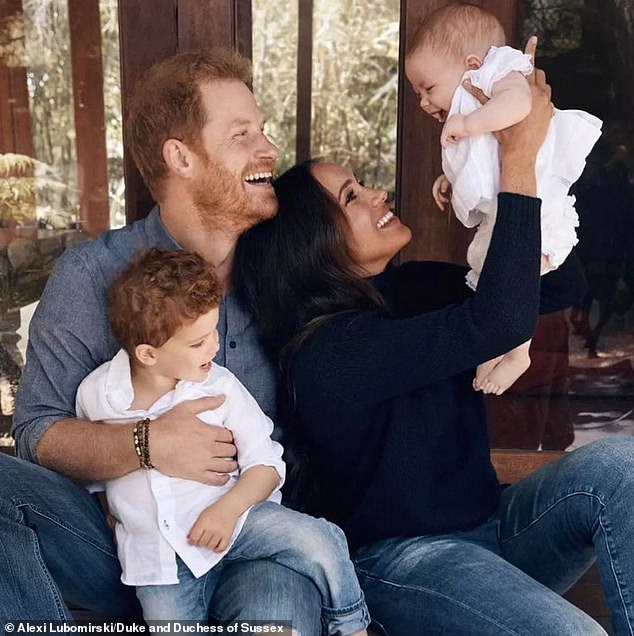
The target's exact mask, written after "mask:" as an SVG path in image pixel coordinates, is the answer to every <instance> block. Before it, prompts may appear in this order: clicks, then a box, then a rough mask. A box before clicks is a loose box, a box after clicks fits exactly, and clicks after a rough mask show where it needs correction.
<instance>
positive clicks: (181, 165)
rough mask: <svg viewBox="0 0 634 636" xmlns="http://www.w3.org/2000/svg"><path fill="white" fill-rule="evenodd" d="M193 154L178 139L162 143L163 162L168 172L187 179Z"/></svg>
mask: <svg viewBox="0 0 634 636" xmlns="http://www.w3.org/2000/svg"><path fill="white" fill-rule="evenodd" d="M193 159H194V157H193V153H192V151H191V150H190V149H189V148H188V147H187V145H186V144H185V143H183V142H182V141H180V140H178V139H173V138H170V139H167V140H166V141H165V142H164V143H163V161H165V163H166V164H167V167H168V169H169V171H170V172H174V173H176V174H177V175H178V176H180V177H187V176H188V175H189V173H190V171H191V168H192V165H193Z"/></svg>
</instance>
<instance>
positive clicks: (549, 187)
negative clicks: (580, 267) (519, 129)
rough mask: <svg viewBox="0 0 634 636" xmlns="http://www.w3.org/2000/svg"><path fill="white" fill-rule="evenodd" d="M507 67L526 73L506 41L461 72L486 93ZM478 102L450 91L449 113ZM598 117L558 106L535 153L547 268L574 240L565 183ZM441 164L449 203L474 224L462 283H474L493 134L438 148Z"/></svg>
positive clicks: (487, 204) (490, 207)
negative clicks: (449, 188)
mask: <svg viewBox="0 0 634 636" xmlns="http://www.w3.org/2000/svg"><path fill="white" fill-rule="evenodd" d="M511 71H518V72H520V73H522V74H524V75H528V74H529V73H530V72H531V71H532V65H531V61H530V57H529V56H528V55H526V54H524V53H522V52H521V51H518V50H516V49H513V48H511V47H509V46H502V47H495V46H492V47H491V48H490V49H489V51H488V53H487V55H486V57H485V58H484V61H483V63H482V66H481V67H480V68H479V69H477V70H471V71H467V72H466V73H465V75H464V77H463V80H464V79H469V80H470V81H471V83H472V84H473V86H476V87H477V88H479V89H481V90H482V91H483V92H484V93H485V94H486V95H489V96H490V95H491V91H492V87H493V85H494V84H495V82H497V81H498V80H500V79H502V78H503V77H504V76H505V75H507V74H508V73H510V72H511ZM477 108H480V102H478V100H477V99H476V98H475V97H473V95H471V94H470V93H469V92H468V91H466V90H465V89H464V88H463V87H462V82H461V83H460V85H459V86H458V88H457V89H456V92H455V93H454V96H453V99H452V102H451V108H450V110H449V116H451V115H454V114H457V113H459V114H462V115H468V114H469V113H471V112H473V111H474V110H476V109H477ZM601 124H602V122H601V120H600V119H598V118H597V117H595V116H594V115H590V114H588V113H585V112H583V111H580V110H557V109H555V114H554V116H553V120H552V122H551V124H550V127H549V129H548V133H547V135H546V139H545V140H544V143H543V144H542V147H541V148H540V150H539V153H538V155H537V164H536V169H535V171H536V176H537V196H538V197H539V198H541V199H542V207H541V229H542V254H544V255H545V256H547V257H548V261H549V265H550V269H556V268H557V267H559V265H561V264H562V263H563V262H564V260H565V259H566V257H567V256H568V254H569V253H570V250H572V248H573V247H574V245H575V244H576V243H577V234H576V231H575V228H576V227H577V226H578V225H579V219H578V216H577V213H576V211H575V208H574V203H575V198H574V197H573V196H571V195H569V194H568V191H569V190H570V186H572V184H573V183H574V182H575V181H576V180H577V179H578V178H579V177H580V175H581V173H582V172H583V169H584V166H585V162H586V157H587V156H588V154H589V153H590V151H591V150H592V147H593V146H594V144H595V143H596V141H597V139H598V138H599V136H600V135H601ZM442 168H443V172H444V174H445V176H446V177H447V178H448V179H449V181H450V182H451V185H452V195H451V203H452V206H453V209H454V212H455V214H456V216H457V217H458V219H459V220H460V221H461V222H462V223H463V224H464V225H465V226H466V227H476V226H477V232H476V235H475V237H474V239H473V241H472V242H471V244H470V245H469V249H468V250H467V261H468V263H469V265H470V267H471V271H470V272H469V273H468V274H467V284H468V285H469V287H471V288H472V289H475V288H476V285H477V282H478V278H479V276H480V271H481V270H482V265H483V263H484V259H485V257H486V253H487V250H488V248H489V243H490V241H491V234H492V232H493V226H494V224H495V215H496V211H497V210H496V205H497V198H496V197H497V193H498V191H499V187H500V168H499V157H498V142H497V140H496V139H495V137H494V136H493V134H492V133H484V134H482V135H476V136H473V137H465V138H463V139H461V140H460V141H458V143H456V144H450V145H449V146H447V148H445V149H443V152H442Z"/></svg>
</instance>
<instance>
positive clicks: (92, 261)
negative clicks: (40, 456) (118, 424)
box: [11, 207, 276, 462]
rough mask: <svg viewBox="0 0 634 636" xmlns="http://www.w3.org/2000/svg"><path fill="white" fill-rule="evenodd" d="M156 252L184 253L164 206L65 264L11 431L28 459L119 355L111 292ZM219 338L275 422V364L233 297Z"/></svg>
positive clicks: (39, 314)
mask: <svg viewBox="0 0 634 636" xmlns="http://www.w3.org/2000/svg"><path fill="white" fill-rule="evenodd" d="M148 247H162V248H166V249H178V248H179V247H180V246H179V245H178V243H177V242H176V241H175V239H174V238H173V237H172V236H170V234H169V233H168V231H167V230H166V228H165V226H164V225H163V223H162V222H161V217H160V213H159V209H158V207H155V208H154V209H153V210H152V212H150V214H149V216H148V217H146V218H145V219H142V220H140V221H137V222H136V223H133V224H132V225H129V226H126V227H124V228H121V229H118V230H111V231H110V232H106V233H105V234H102V235H101V236H100V237H99V238H97V239H95V240H93V241H86V242H84V243H81V244H79V245H75V246H73V247H71V248H69V249H68V250H67V251H66V252H65V253H64V254H63V255H62V256H61V258H60V259H59V261H58V262H57V264H56V266H55V269H54V270H53V272H52V273H51V276H50V278H49V280H48V282H47V284H46V288H45V289H44V293H43V294H42V298H41V299H40V302H39V304H38V306H37V309H36V311H35V314H34V316H33V319H32V320H31V325H30V327H29V342H28V347H27V355H26V366H25V369H24V372H23V374H22V378H21V381H20V387H19V389H18V394H17V396H16V410H15V414H14V416H13V427H12V431H11V432H12V434H13V436H14V438H15V442H16V449H17V453H18V455H19V456H20V457H22V458H24V459H28V460H30V461H33V462H35V461H37V459H36V454H35V450H36V447H37V444H38V442H39V440H40V438H41V437H42V435H43V434H44V432H45V431H46V429H47V428H48V427H49V426H51V424H53V423H54V422H56V421H58V420H60V419H66V418H72V417H75V393H76V392H77V387H78V386H79V383H80V382H81V381H82V380H83V379H84V377H85V376H87V375H88V374H89V373H90V372H91V371H92V370H93V369H96V368H97V367H98V366H99V365H100V364H102V363H103V362H106V361H107V360H110V358H112V357H113V356H114V355H115V353H116V352H117V351H118V349H119V345H118V344H117V341H116V339H115V337H114V335H113V333H112V331H111V329H110V326H109V324H108V310H107V291H108V286H109V285H110V282H111V281H112V280H113V279H114V277H115V276H116V275H117V274H118V273H119V271H120V270H121V269H122V268H123V267H124V266H125V265H127V264H128V263H129V262H130V260H131V259H132V257H133V255H134V253H135V252H136V251H137V250H140V249H145V248H148ZM218 334H219V336H220V349H219V351H218V354H217V355H216V357H215V359H214V360H215V362H217V363H218V364H220V365H222V366H225V367H227V368H228V369H229V370H230V371H232V372H233V373H234V374H235V375H236V376H237V377H238V379H240V380H241V381H242V383H243V384H244V385H245V386H246V387H247V389H248V390H249V391H250V392H251V394H252V395H253V396H254V397H255V399H256V400H257V401H258V403H259V404H260V407H261V408H262V409H263V410H264V411H265V413H266V414H267V415H269V417H272V418H274V415H275V382H276V379H275V373H274V370H273V366H272V365H271V363H270V361H269V360H268V359H267V358H266V356H265V355H264V352H263V351H262V348H261V347H260V345H259V342H258V336H257V328H256V325H255V323H254V321H253V320H252V318H251V317H250V315H249V314H248V313H246V312H245V311H244V309H243V308H242V307H241V306H240V304H239V303H238V301H237V300H236V298H235V297H234V295H232V293H231V292H229V293H228V294H227V296H225V298H224V300H223V302H222V305H221V308H220V319H219V321H218Z"/></svg>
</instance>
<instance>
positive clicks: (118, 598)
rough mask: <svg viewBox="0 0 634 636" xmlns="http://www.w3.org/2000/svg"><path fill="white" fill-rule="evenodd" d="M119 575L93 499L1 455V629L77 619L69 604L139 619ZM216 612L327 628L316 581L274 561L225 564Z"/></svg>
mask: <svg viewBox="0 0 634 636" xmlns="http://www.w3.org/2000/svg"><path fill="white" fill-rule="evenodd" d="M120 576H121V570H120V567H119V561H118V559H117V554H116V550H115V547H114V544H113V541H112V533H111V531H110V529H109V528H108V526H107V524H106V522H105V520H104V517H103V514H102V512H101V508H100V506H99V504H98V502H97V501H96V500H95V498H94V497H93V496H91V495H90V494H89V493H88V492H87V491H86V490H85V489H84V488H82V487H81V486H78V485H77V484H75V483H74V482H73V481H71V480H70V479H67V478H65V477H63V476H61V475H59V474H57V473H55V472H53V471H50V470H47V469H45V468H42V467H41V466H37V465H35V464H32V463H30V462H26V461H23V460H20V459H16V458H14V457H9V456H7V455H4V454H2V453H0V633H2V632H3V631H4V623H5V622H6V621H8V620H27V619H31V620H72V616H71V614H70V612H69V610H68V608H67V606H66V603H65V601H69V602H72V603H74V604H75V605H79V606H81V607H84V608H87V609H90V610H92V611H94V612H96V613H98V614H103V615H108V616H117V617H128V618H133V617H134V618H138V617H140V608H139V604H138V601H137V599H136V595H135V593H134V588H131V587H127V586H124V585H123V584H122V583H121V582H120ZM210 615H211V616H212V617H213V618H215V619H217V620H220V621H222V622H225V621H227V622H229V621H233V620H236V619H245V620H249V619H250V620H292V622H293V627H294V629H295V630H297V631H298V632H300V633H301V634H302V636H318V635H319V634H320V632H321V626H320V616H321V614H320V600H319V596H318V594H317V590H316V588H315V587H314V585H313V584H312V583H311V582H310V581H309V580H308V579H306V578H305V577H302V576H300V575H298V574H297V573H295V572H293V571H291V570H289V569H288V568H285V567H282V566H280V565H277V564H276V563H273V562H272V561H270V560H259V561H250V562H245V563H239V564H235V565H227V567H226V568H224V570H223V572H222V576H221V580H220V582H219V585H218V588H217V590H216V592H215V594H214V597H213V599H212V603H211V607H210Z"/></svg>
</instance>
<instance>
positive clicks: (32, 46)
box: [23, 0, 125, 226]
mask: <svg viewBox="0 0 634 636" xmlns="http://www.w3.org/2000/svg"><path fill="white" fill-rule="evenodd" d="M23 10H24V22H25V29H24V31H25V58H26V61H25V62H26V66H27V68H28V86H29V100H30V104H29V107H30V112H31V125H32V130H33V145H34V154H35V157H36V158H37V160H38V161H40V162H41V163H43V164H46V165H47V166H49V167H50V168H51V169H52V170H53V171H54V174H55V176H56V180H57V181H58V182H63V183H65V184H67V185H68V187H67V188H62V189H60V188H52V189H51V188H40V187H38V188H37V205H38V216H40V217H43V218H48V217H50V216H52V215H58V214H59V213H64V214H65V215H66V216H67V217H68V218H69V219H72V218H73V217H74V216H75V213H76V210H77V206H78V197H77V158H76V154H75V133H74V129H75V127H74V117H73V103H72V99H73V93H72V74H71V62H70V36H69V28H68V11H67V2H66V0H23ZM100 11H101V28H102V57H103V67H104V101H105V115H106V139H107V149H108V174H109V191H110V192H109V193H110V203H111V205H110V212H111V220H112V225H113V226H114V225H122V224H123V223H124V222H125V216H124V199H123V144H122V122H121V82H120V78H119V42H118V22H117V20H118V17H117V0H101V2H100ZM84 168H85V169H90V168H89V167H87V166H85V167H84Z"/></svg>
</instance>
